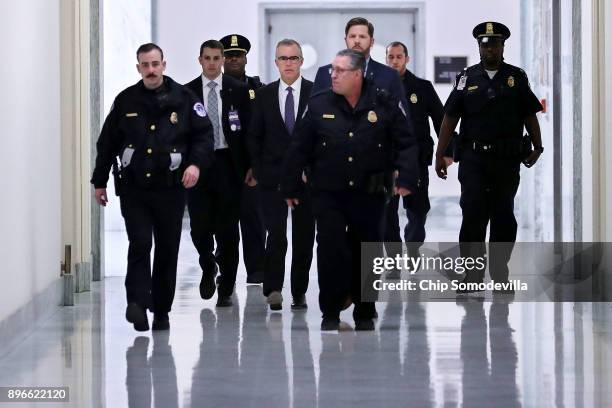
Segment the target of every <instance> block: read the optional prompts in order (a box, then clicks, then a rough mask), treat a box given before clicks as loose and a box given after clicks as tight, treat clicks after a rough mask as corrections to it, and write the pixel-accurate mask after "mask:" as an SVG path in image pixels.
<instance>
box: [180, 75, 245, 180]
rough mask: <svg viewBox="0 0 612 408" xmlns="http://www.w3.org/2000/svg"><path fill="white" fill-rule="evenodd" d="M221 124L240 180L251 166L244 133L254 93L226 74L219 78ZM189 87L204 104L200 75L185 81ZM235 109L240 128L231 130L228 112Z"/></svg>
mask: <svg viewBox="0 0 612 408" xmlns="http://www.w3.org/2000/svg"><path fill="white" fill-rule="evenodd" d="M221 81H222V82H221V125H222V126H223V135H224V136H225V140H226V141H227V145H228V147H229V149H230V153H231V155H232V161H233V163H234V168H235V169H236V172H237V174H238V177H239V178H240V179H241V180H244V177H245V175H246V172H247V170H248V169H249V168H250V167H251V164H250V160H249V155H248V152H247V147H246V141H245V139H246V135H247V132H248V128H249V123H250V120H251V107H252V99H254V98H255V94H254V93H250V92H249V88H248V86H247V85H246V84H243V83H241V82H240V81H238V80H236V79H234V78H232V77H230V76H228V75H223V77H222V80H221ZM185 86H187V87H188V88H189V89H191V90H192V91H193V92H194V93H195V94H196V95H197V96H198V97H199V98H200V100H201V101H202V103H203V104H204V106H206V101H204V94H203V90H202V76H201V75H198V77H197V78H195V79H194V80H193V81H191V82H189V83H187V84H186V85H185ZM232 110H235V111H237V112H238V117H239V118H240V130H232V129H231V127H230V122H229V112H230V111H232Z"/></svg>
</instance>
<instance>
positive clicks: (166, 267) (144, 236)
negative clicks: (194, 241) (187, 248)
mask: <svg viewBox="0 0 612 408" xmlns="http://www.w3.org/2000/svg"><path fill="white" fill-rule="evenodd" d="M119 199H120V203H121V215H123V218H124V220H125V228H126V231H127V235H128V240H129V247H128V265H127V276H126V278H125V287H126V292H127V301H128V303H138V304H140V305H142V306H144V307H149V308H150V309H151V310H152V311H153V312H154V313H167V312H169V311H170V308H171V305H172V301H173V299H174V288H175V286H176V263H177V257H178V251H179V242H180V240H181V230H182V219H183V214H184V212H185V190H184V189H183V188H182V187H177V188H165V189H138V188H132V189H129V190H126V191H125V192H124V193H122V195H121V196H120V198H119ZM152 238H154V239H155V252H154V255H153V273H152V274H151V247H152Z"/></svg>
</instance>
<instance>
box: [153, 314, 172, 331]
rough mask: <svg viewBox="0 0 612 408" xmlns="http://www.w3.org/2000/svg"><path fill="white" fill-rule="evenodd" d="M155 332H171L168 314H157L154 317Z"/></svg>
mask: <svg viewBox="0 0 612 408" xmlns="http://www.w3.org/2000/svg"><path fill="white" fill-rule="evenodd" d="M152 329H153V330H169V329H170V319H169V318H168V313H155V314H154V315H153V325H152Z"/></svg>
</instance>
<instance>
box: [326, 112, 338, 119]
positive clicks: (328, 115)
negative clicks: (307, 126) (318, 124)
mask: <svg viewBox="0 0 612 408" xmlns="http://www.w3.org/2000/svg"><path fill="white" fill-rule="evenodd" d="M335 118H336V115H332V114H331V113H324V114H323V119H335Z"/></svg>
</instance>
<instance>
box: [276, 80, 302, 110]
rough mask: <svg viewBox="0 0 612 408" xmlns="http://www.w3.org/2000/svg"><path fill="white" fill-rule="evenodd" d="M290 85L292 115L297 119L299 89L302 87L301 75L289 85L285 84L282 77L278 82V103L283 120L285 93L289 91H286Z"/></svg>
mask: <svg viewBox="0 0 612 408" xmlns="http://www.w3.org/2000/svg"><path fill="white" fill-rule="evenodd" d="M289 86H291V89H292V93H293V116H294V119H297V110H298V105H299V102H300V90H301V89H302V76H301V75H300V77H299V78H298V79H297V80H296V81H295V82H294V83H293V84H291V85H287V84H286V83H285V82H284V81H283V80H282V79H280V80H279V82H278V103H279V106H280V113H281V116H282V117H283V121H284V120H285V102H286V101H287V95H288V94H289V92H288V91H287V87H289Z"/></svg>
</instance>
